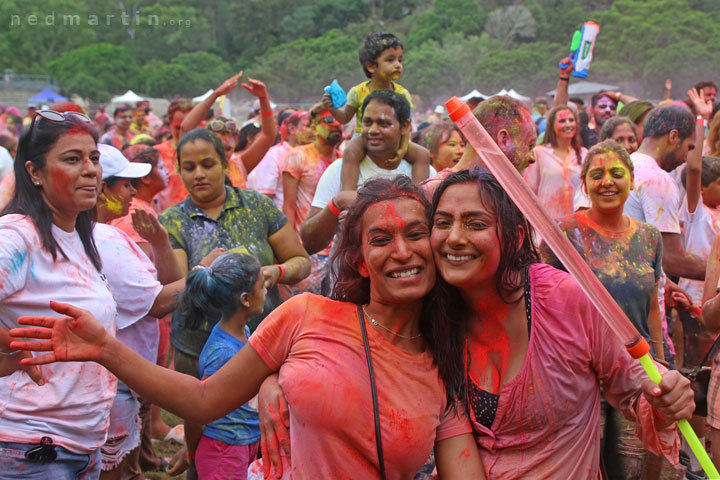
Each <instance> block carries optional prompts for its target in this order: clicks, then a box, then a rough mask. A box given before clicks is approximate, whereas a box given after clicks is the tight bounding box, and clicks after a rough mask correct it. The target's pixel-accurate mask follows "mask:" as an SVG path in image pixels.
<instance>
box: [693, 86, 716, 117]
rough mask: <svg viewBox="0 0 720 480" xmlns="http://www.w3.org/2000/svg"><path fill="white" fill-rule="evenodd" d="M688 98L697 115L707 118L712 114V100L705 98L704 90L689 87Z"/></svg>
mask: <svg viewBox="0 0 720 480" xmlns="http://www.w3.org/2000/svg"><path fill="white" fill-rule="evenodd" d="M688 98H689V99H690V101H691V102H692V104H693V106H694V107H695V111H696V112H697V114H698V115H700V116H702V117H703V118H705V119H709V118H710V115H711V114H712V109H713V106H712V101H710V100H709V99H708V100H705V92H704V91H702V90H700V91H699V92H698V91H697V90H696V89H694V88H691V89H690V90H688Z"/></svg>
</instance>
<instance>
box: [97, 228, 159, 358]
mask: <svg viewBox="0 0 720 480" xmlns="http://www.w3.org/2000/svg"><path fill="white" fill-rule="evenodd" d="M93 234H94V236H95V243H96V244H97V248H98V252H99V253H100V258H101V259H102V263H103V273H105V276H106V277H107V280H108V283H109V284H110V291H111V292H112V294H113V296H114V297H115V301H116V302H117V328H118V330H117V338H118V340H120V341H121V342H122V343H124V344H125V345H127V346H128V347H130V348H131V349H132V350H133V351H135V352H137V353H138V354H140V355H141V356H142V357H143V358H145V359H146V360H148V361H151V362H153V363H155V362H156V361H157V349H158V342H159V341H160V327H159V326H158V320H157V318H155V317H150V316H147V314H148V312H149V311H150V309H151V308H152V306H153V303H154V302H155V298H157V296H158V295H159V294H160V291H161V290H162V285H161V284H160V282H158V281H157V272H156V270H155V266H154V265H153V264H152V262H151V261H150V259H149V258H148V257H147V256H146V255H145V253H144V252H143V251H142V250H140V248H139V247H138V246H137V245H136V244H135V242H134V241H133V240H132V239H131V238H130V237H129V236H127V235H126V234H125V232H123V231H122V230H120V229H118V228H115V227H112V226H110V225H105V224H102V223H98V224H96V225H95V230H94V231H93Z"/></svg>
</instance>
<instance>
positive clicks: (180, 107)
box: [166, 98, 193, 124]
mask: <svg viewBox="0 0 720 480" xmlns="http://www.w3.org/2000/svg"><path fill="white" fill-rule="evenodd" d="M192 108H193V106H192V102H191V101H190V100H188V99H187V98H173V100H172V101H171V102H170V105H168V108H167V114H166V116H167V123H168V124H170V123H171V122H172V117H173V115H175V112H186V113H187V112H189V111H190V110H192Z"/></svg>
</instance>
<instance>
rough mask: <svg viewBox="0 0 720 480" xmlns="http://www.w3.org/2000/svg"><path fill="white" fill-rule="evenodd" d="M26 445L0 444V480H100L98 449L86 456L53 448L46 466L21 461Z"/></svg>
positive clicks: (26, 449)
mask: <svg viewBox="0 0 720 480" xmlns="http://www.w3.org/2000/svg"><path fill="white" fill-rule="evenodd" d="M32 447H33V445H32V444H29V443H11V442H0V478H2V479H3V480H5V479H8V480H10V479H18V480H20V479H22V480H46V479H53V480H96V479H98V478H100V466H101V465H102V460H101V457H100V449H99V448H98V449H96V450H93V451H92V452H90V453H86V454H80V453H73V452H71V451H69V450H66V449H64V448H62V447H59V446H55V451H56V452H57V458H56V459H55V461H54V462H50V463H34V462H29V461H27V460H25V452H26V451H28V450H29V449H31V448H32Z"/></svg>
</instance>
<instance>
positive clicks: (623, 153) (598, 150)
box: [580, 120, 635, 183]
mask: <svg viewBox="0 0 720 480" xmlns="http://www.w3.org/2000/svg"><path fill="white" fill-rule="evenodd" d="M608 121H609V120H608ZM611 152H612V153H614V154H616V155H617V156H618V158H619V159H620V161H621V162H622V163H623V164H624V165H625V166H626V167H627V169H628V170H630V179H631V180H632V179H634V178H635V167H634V165H633V162H632V159H631V158H630V155H629V154H628V152H627V150H625V148H624V147H623V146H622V145H620V144H619V143H618V142H616V141H615V140H613V139H607V140H604V141H602V142H600V143H597V144H595V145H593V147H592V148H591V149H590V150H588V153H587V155H585V160H583V163H582V168H581V169H580V180H581V181H582V182H583V183H584V182H585V176H587V173H588V171H589V170H590V164H591V163H592V160H593V158H595V157H596V156H597V155H601V154H604V153H611Z"/></svg>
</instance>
